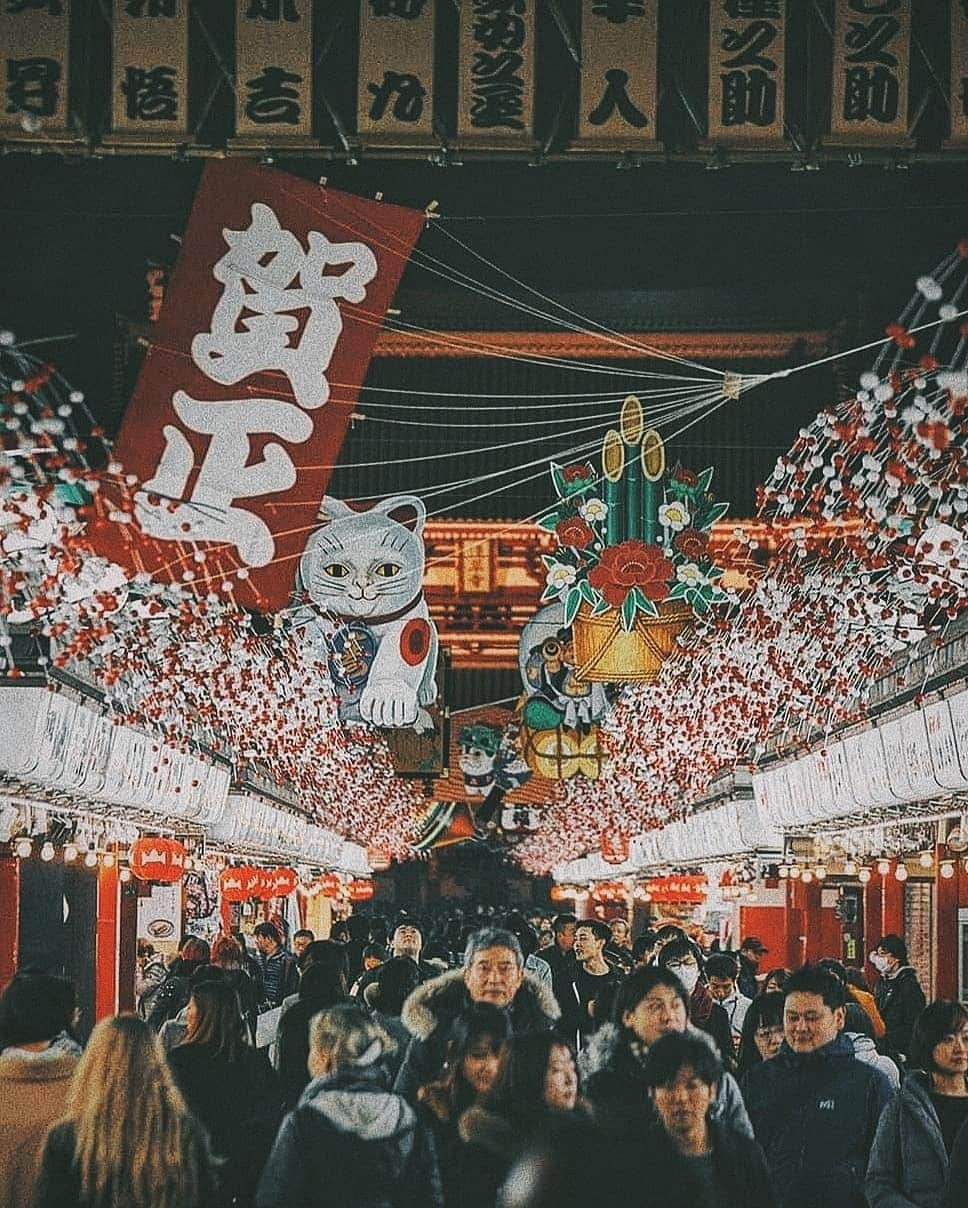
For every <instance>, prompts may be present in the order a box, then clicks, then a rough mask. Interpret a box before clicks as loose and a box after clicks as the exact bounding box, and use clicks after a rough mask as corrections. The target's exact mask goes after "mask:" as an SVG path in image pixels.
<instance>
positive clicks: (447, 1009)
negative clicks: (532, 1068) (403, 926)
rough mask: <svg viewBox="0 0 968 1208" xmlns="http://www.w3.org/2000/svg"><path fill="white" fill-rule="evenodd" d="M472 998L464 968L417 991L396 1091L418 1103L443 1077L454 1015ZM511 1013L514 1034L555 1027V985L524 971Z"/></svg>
mask: <svg viewBox="0 0 968 1208" xmlns="http://www.w3.org/2000/svg"><path fill="white" fill-rule="evenodd" d="M470 1003H471V997H470V995H469V994H468V993H467V988H466V986H465V985H464V975H463V971H462V970H460V969H453V970H451V972H449V973H442V974H441V975H440V977H435V978H433V979H432V980H430V981H428V982H424V984H423V985H422V986H418V987H417V988H416V990H414V992H413V993H412V994H411V995H410V997H409V998H408V999H407V1001H406V1002H405V1003H404V1004H403V1011H402V1013H401V1015H400V1018H401V1019H402V1020H403V1022H404V1024H405V1025H406V1027H407V1030H408V1031H409V1032H410V1034H411V1036H412V1037H413V1039H412V1040H411V1041H410V1045H409V1047H408V1049H407V1055H406V1057H405V1058H404V1062H403V1065H402V1066H401V1067H400V1072H399V1073H398V1074H397V1077H396V1081H395V1082H394V1084H393V1089H394V1090H395V1091H396V1092H397V1094H399V1095H405V1096H406V1097H407V1098H408V1099H410V1100H411V1101H412V1102H416V1098H417V1091H418V1090H419V1089H420V1087H422V1086H423V1085H424V1084H425V1083H427V1082H433V1081H434V1079H435V1078H437V1077H438V1075H439V1074H440V1071H441V1070H442V1069H443V1066H444V1059H445V1058H446V1055H447V1042H448V1040H449V1038H450V1030H451V1028H452V1027H453V1024H454V1020H455V1019H456V1018H457V1016H458V1015H460V1013H461V1012H462V1011H464V1010H466V1008H467V1007H468V1006H469V1005H470ZM508 1014H509V1016H510V1020H511V1030H512V1032H514V1033H522V1032H546V1031H548V1030H549V1029H550V1028H552V1027H553V1026H554V1024H555V1022H556V1021H557V1019H558V1017H559V1014H560V1011H559V1009H558V1004H557V1003H556V1002H555V999H554V995H553V994H552V993H551V990H550V989H549V988H548V987H547V986H546V985H544V984H543V983H542V982H540V981H538V979H537V978H536V977H533V976H532V975H531V974H529V973H525V975H524V981H523V982H522V983H521V985H520V986H519V988H518V992H517V994H515V996H514V1001H513V1002H512V1003H511V1006H510V1007H509V1008H508Z"/></svg>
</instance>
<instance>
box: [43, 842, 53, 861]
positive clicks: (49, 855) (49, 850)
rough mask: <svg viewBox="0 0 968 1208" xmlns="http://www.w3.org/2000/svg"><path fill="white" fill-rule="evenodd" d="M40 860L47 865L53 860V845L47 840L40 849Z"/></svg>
mask: <svg viewBox="0 0 968 1208" xmlns="http://www.w3.org/2000/svg"><path fill="white" fill-rule="evenodd" d="M40 858H41V859H42V860H44V861H45V862H47V863H49V862H50V861H51V860H53V858H54V845H53V843H51V841H50V840H49V839H48V840H47V842H46V843H45V844H44V846H43V847H42V848H41V849H40Z"/></svg>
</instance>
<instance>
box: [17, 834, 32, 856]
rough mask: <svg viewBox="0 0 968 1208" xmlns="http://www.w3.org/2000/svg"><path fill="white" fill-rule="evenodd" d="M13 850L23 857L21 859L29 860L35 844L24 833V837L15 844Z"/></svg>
mask: <svg viewBox="0 0 968 1208" xmlns="http://www.w3.org/2000/svg"><path fill="white" fill-rule="evenodd" d="M13 850H14V852H15V853H16V854H17V855H18V856H19V857H20V858H21V860H27V859H29V858H30V853H31V852H32V851H33V850H34V846H33V844H32V843H31V842H30V840H29V839H28V838H27V836H26V835H24V837H23V838H22V839H18V840H17V842H16V843H15V844H14V849H13Z"/></svg>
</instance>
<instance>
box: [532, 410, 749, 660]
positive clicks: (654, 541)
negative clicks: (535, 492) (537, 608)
mask: <svg viewBox="0 0 968 1208" xmlns="http://www.w3.org/2000/svg"><path fill="white" fill-rule="evenodd" d="M551 475H552V478H553V480H554V484H555V489H556V491H557V493H558V504H557V506H556V507H555V509H554V511H553V512H550V513H549V514H548V515H547V516H545V517H543V519H542V520H541V521H540V524H541V526H542V528H545V529H548V530H550V531H552V532H554V534H555V536H556V537H557V539H558V550H557V552H556V553H555V554H553V555H545V556H544V561H545V567H546V571H547V574H546V580H547V587H546V589H545V593H544V595H543V596H542V600H544V601H549V600H558V601H560V602H561V603H562V604H563V607H564V613H563V623H564V627H565V628H568V627H573V631H574V644H575V661H576V667H575V677H576V678H577V679H578V680H588V681H593V682H599V683H649V682H651V681H652V680H654V679H655V678H656V677H657V676H658V674H659V670H660V668H661V666H662V663H663V662H664V661H665V659H666V658H668V656H669V655H670V654H671V653H672V651H673V650H674V648H675V640H676V637H677V636H678V635H679V633H680V632H681V631H682V630H683V629H684V628H685V626H686V625H687V624H688V623H689V621H690V620H691V619H692V617H693V616H694V615H696V614H700V615H701V614H703V613H706V612H708V611H709V610H710V608H711V607H712V605H714V604H718V603H722V602H725V601H726V595H725V593H724V592H723V591H722V590H721V589H720V587H719V586H718V581H719V579H720V578H721V577H722V574H723V571H722V569H721V568H720V567H718V566H716V565H715V563H714V562H713V561H712V558H711V556H710V553H709V535H710V530H711V529H712V526H713V524H714V523H715V522H716V521H717V520H719V519H720V518H721V517H722V516H724V515H725V514H726V512H727V510H728V508H729V505H728V504H726V503H718V502H717V501H716V500H715V499H714V498H713V496H712V495H711V493H710V491H709V486H710V483H711V481H712V476H713V471H712V470H711V469H708V470H703V472H702V473H701V474H694V473H693V472H692V471H690V470H685V469H683V468H682V467H681V466H680V465H676V467H675V468H674V469H673V470H671V471H668V470H667V468H666V459H665V446H664V445H663V442H662V438H661V436H660V435H659V433H658V432H656V431H655V429H653V428H650V429H648V430H646V428H645V422H644V416H643V413H642V407H641V404H640V403H639V400H638V399H637V398H635V397H634V396H633V395H630V396H629V397H628V398H627V399H626V400H625V403H624V404H623V406H622V411H621V416H620V419H619V428H618V430H615V429H612V430H610V431H609V432H607V433H606V435H605V439H604V441H603V444H602V473H601V478H600V477H599V475H598V474H596V472H595V468H594V466H592V465H591V464H590V463H587V462H586V463H579V464H577V465H569V466H559V465H555V464H552V467H551ZM600 482H601V484H602V488H603V489H602V491H601V494H599V491H598V486H599V483H600Z"/></svg>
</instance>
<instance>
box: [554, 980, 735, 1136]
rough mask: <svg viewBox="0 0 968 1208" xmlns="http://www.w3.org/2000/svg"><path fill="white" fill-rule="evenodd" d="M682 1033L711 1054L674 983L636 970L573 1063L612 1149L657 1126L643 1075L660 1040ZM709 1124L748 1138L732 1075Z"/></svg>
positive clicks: (684, 995) (724, 1081) (721, 1088)
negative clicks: (700, 1042)
mask: <svg viewBox="0 0 968 1208" xmlns="http://www.w3.org/2000/svg"><path fill="white" fill-rule="evenodd" d="M673 1032H674V1033H684V1034H686V1035H688V1036H692V1037H694V1038H697V1037H698V1038H700V1039H702V1040H703V1042H704V1043H705V1044H707V1045H709V1047H710V1048H711V1049H713V1050H715V1045H714V1043H713V1041H712V1039H711V1037H709V1036H708V1035H707V1034H706V1033H705V1032H702V1031H700V1030H699V1029H698V1028H695V1027H693V1025H692V1024H690V1022H689V995H688V994H687V993H686V990H685V987H684V986H683V984H682V982H681V981H680V980H679V978H678V977H676V976H675V974H673V973H672V972H670V971H669V970H668V969H665V968H662V967H657V966H655V965H648V966H644V967H643V968H641V969H635V970H633V971H632V973H630V974H629V976H628V977H627V978H626V979H625V981H624V982H623V983H622V985H621V986H620V987H619V990H618V994H617V995H616V999H615V1006H614V1010H613V1014H612V1021H611V1022H610V1023H606V1024H603V1025H602V1026H601V1027H600V1028H599V1029H598V1031H597V1032H596V1033H595V1035H594V1036H593V1037H592V1039H591V1041H590V1042H589V1045H588V1047H587V1048H586V1049H584V1050H583V1051H582V1052H581V1053H580V1054H579V1058H578V1068H579V1072H580V1074H581V1079H582V1090H583V1094H584V1096H585V1098H586V1099H587V1100H588V1102H589V1104H590V1106H591V1108H592V1111H593V1113H594V1115H595V1119H596V1120H597V1122H598V1123H599V1125H600V1126H601V1127H602V1128H604V1129H605V1131H606V1132H607V1133H608V1134H609V1135H610V1136H613V1137H615V1139H616V1141H617V1143H618V1144H619V1145H622V1144H624V1143H628V1144H630V1145H631V1144H637V1143H638V1142H639V1141H640V1140H641V1138H642V1136H643V1135H644V1132H645V1130H646V1129H647V1128H649V1127H653V1126H654V1125H655V1124H656V1118H655V1113H654V1111H653V1109H652V1105H651V1102H650V1100H649V1098H648V1095H647V1093H646V1086H645V1078H644V1073H643V1068H644V1063H645V1059H646V1057H647V1056H648V1053H649V1049H650V1048H651V1047H652V1045H653V1044H655V1042H656V1041H657V1040H659V1038H660V1037H662V1036H666V1035H668V1034H669V1033H673ZM711 1118H712V1119H714V1120H718V1121H720V1122H721V1123H723V1124H725V1125H728V1126H729V1127H730V1128H733V1129H735V1130H737V1131H738V1132H741V1133H744V1134H745V1135H746V1136H748V1137H752V1135H753V1129H752V1125H751V1124H750V1121H749V1117H748V1116H747V1114H746V1107H745V1106H744V1104H743V1096H742V1094H741V1093H740V1089H739V1087H738V1086H737V1084H736V1079H735V1078H734V1077H733V1075H732V1074H730V1073H726V1074H724V1075H723V1078H722V1080H721V1081H720V1082H719V1084H718V1091H717V1094H716V1101H715V1103H714V1104H713V1106H712V1108H711Z"/></svg>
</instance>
